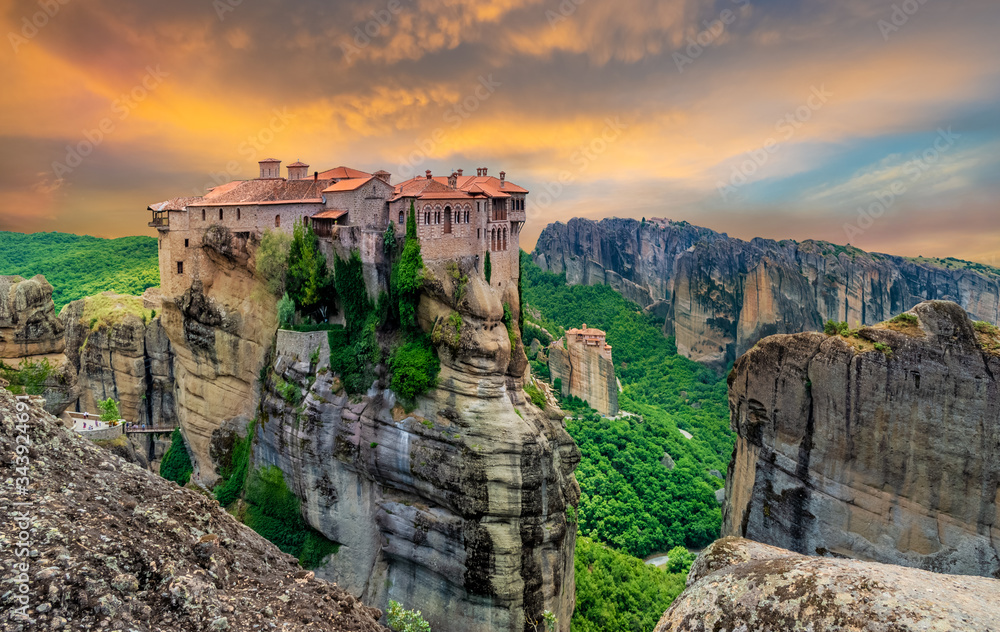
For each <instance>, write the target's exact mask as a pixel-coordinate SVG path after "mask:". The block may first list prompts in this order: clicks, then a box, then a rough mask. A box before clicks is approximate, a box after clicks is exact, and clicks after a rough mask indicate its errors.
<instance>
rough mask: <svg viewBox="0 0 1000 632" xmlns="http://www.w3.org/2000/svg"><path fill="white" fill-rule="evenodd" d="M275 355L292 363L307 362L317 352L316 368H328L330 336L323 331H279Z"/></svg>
mask: <svg viewBox="0 0 1000 632" xmlns="http://www.w3.org/2000/svg"><path fill="white" fill-rule="evenodd" d="M274 348H275V353H276V354H277V355H279V356H282V357H284V358H286V359H287V360H289V361H292V362H307V363H308V362H309V361H310V358H311V357H312V354H313V353H316V352H317V350H318V351H319V364H318V365H317V367H316V368H322V367H328V366H330V336H329V335H328V334H327V332H325V331H309V332H306V331H289V330H287V329H279V330H278V336H277V341H276V342H275V345H274Z"/></svg>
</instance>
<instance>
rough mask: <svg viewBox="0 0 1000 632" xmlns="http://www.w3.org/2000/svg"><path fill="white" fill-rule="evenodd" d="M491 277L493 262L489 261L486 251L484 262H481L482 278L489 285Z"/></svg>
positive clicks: (488, 252) (488, 254) (488, 253)
mask: <svg viewBox="0 0 1000 632" xmlns="http://www.w3.org/2000/svg"><path fill="white" fill-rule="evenodd" d="M492 276H493V262H492V261H490V251H489V250H487V251H486V260H485V261H484V262H483V277H485V278H486V282H487V283H490V279H491V277H492Z"/></svg>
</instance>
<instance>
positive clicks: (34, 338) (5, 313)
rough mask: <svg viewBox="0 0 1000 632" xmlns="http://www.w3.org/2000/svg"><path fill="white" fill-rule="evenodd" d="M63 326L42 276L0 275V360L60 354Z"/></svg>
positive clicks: (49, 286) (62, 346)
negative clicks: (29, 277) (26, 277)
mask: <svg viewBox="0 0 1000 632" xmlns="http://www.w3.org/2000/svg"><path fill="white" fill-rule="evenodd" d="M63 348H64V343H63V327H62V324H61V323H60V322H59V319H58V318H56V314H55V304H54V303H53V302H52V286H51V285H49V283H48V281H46V280H45V277H43V276H42V275H38V276H35V277H33V278H31V279H28V280H25V279H23V278H21V277H19V276H0V359H4V358H24V357H29V356H42V355H48V354H58V353H62V351H63Z"/></svg>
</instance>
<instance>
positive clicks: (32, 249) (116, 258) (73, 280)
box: [0, 232, 160, 312]
mask: <svg viewBox="0 0 1000 632" xmlns="http://www.w3.org/2000/svg"><path fill="white" fill-rule="evenodd" d="M0 274H3V275H13V274H16V275H20V276H22V277H25V278H30V277H33V276H35V275H36V274H41V275H44V276H45V278H46V279H47V280H48V282H49V283H51V284H52V287H53V294H52V298H53V300H54V301H55V304H56V311H57V312H58V311H59V310H60V309H62V307H63V305H65V304H66V303H69V302H71V301H75V300H76V299H79V298H83V297H85V296H93V295H94V294H99V293H101V292H105V291H108V290H110V291H114V292H118V293H120V294H142V292H143V291H144V290H145V289H146V288H148V287H152V286H156V285H159V284H160V272H159V264H158V261H157V244H156V239H155V238H153V237H121V238H118V239H101V238H99V237H90V236H86V235H70V234H67V233H33V234H30V235H26V234H23V233H10V232H0Z"/></svg>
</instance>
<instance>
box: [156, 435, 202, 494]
mask: <svg viewBox="0 0 1000 632" xmlns="http://www.w3.org/2000/svg"><path fill="white" fill-rule="evenodd" d="M192 472H194V467H193V466H192V465H191V456H190V455H188V451H187V446H185V445H184V436H183V435H182V434H181V430H180V428H175V429H174V432H173V434H172V435H171V436H170V448H169V449H168V450H167V453H166V454H164V455H163V460H162V461H160V476H162V477H163V478H165V479H167V480H168V481H173V482H175V483H177V484H178V485H180V486H181V487H183V486H184V485H187V483H188V481H189V480H191V474H192Z"/></svg>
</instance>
